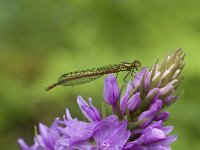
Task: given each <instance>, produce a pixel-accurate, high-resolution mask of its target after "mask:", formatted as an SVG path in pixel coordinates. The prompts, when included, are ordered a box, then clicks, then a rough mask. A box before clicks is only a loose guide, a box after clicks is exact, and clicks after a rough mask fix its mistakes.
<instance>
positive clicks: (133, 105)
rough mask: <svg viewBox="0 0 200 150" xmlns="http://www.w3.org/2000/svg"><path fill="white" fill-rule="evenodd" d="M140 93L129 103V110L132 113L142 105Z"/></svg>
mask: <svg viewBox="0 0 200 150" xmlns="http://www.w3.org/2000/svg"><path fill="white" fill-rule="evenodd" d="M140 102H141V99H140V92H137V93H135V94H134V95H133V96H132V97H131V98H130V99H129V101H128V104H127V108H128V109H129V110H130V111H135V110H136V109H138V107H139V105H140Z"/></svg>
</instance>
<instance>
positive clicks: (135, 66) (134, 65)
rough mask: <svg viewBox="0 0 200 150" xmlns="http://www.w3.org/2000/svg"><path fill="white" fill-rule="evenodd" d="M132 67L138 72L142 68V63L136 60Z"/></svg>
mask: <svg viewBox="0 0 200 150" xmlns="http://www.w3.org/2000/svg"><path fill="white" fill-rule="evenodd" d="M132 65H133V67H134V68H135V69H136V70H138V69H139V68H140V67H141V63H140V61H138V60H134V61H133V63H132Z"/></svg>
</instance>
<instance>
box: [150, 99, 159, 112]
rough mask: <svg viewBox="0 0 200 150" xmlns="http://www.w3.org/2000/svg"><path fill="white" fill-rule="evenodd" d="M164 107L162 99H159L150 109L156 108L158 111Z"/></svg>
mask: <svg viewBox="0 0 200 150" xmlns="http://www.w3.org/2000/svg"><path fill="white" fill-rule="evenodd" d="M161 108H162V101H161V100H159V99H157V100H156V101H155V102H154V103H153V104H152V105H151V106H150V109H152V110H153V109H154V110H156V111H157V112H159V111H160V110H161Z"/></svg>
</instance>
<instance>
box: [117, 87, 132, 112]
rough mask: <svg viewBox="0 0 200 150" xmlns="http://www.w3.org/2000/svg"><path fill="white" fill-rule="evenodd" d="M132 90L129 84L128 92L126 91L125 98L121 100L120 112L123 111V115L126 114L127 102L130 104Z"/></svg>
mask: <svg viewBox="0 0 200 150" xmlns="http://www.w3.org/2000/svg"><path fill="white" fill-rule="evenodd" d="M132 89H133V87H132V85H131V84H127V88H126V91H125V93H124V95H123V97H122V98H121V99H120V110H121V112H122V114H125V113H126V107H127V102H128V98H129V95H130V92H131V90H132Z"/></svg>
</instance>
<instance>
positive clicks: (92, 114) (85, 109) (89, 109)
mask: <svg viewBox="0 0 200 150" xmlns="http://www.w3.org/2000/svg"><path fill="white" fill-rule="evenodd" d="M88 101H89V103H90V105H91V106H89V105H88V104H87V103H86V102H85V101H84V99H83V98H82V97H81V96H78V97H77V103H78V105H79V107H80V109H81V111H82V113H83V114H84V116H85V117H86V118H87V119H88V120H89V121H90V122H93V121H99V120H100V119H101V117H100V112H99V111H98V110H97V109H96V108H95V107H94V106H93V104H92V99H91V98H89V99H88Z"/></svg>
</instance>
